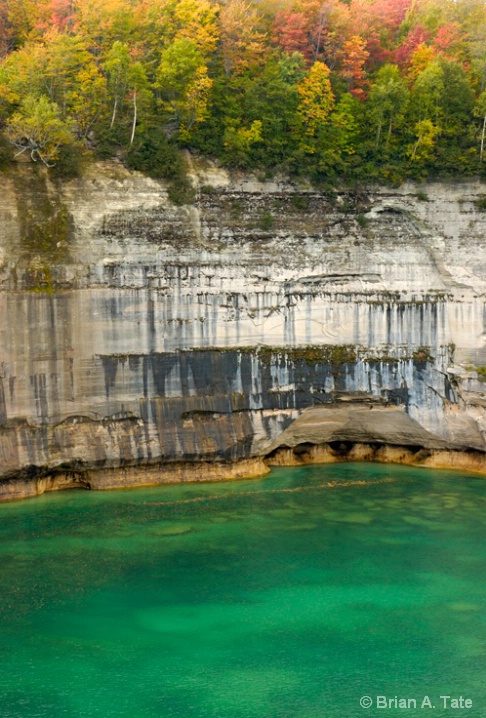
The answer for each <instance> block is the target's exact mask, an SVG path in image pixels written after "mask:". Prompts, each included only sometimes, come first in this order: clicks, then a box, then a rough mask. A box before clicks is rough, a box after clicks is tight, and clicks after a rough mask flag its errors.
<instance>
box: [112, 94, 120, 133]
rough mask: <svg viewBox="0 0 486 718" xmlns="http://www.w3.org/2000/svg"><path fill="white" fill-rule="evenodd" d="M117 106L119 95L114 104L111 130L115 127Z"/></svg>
mask: <svg viewBox="0 0 486 718" xmlns="http://www.w3.org/2000/svg"><path fill="white" fill-rule="evenodd" d="M117 107H118V95H117V96H116V97H115V102H114V104H113V114H112V116H111V123H110V130H111V128H112V127H113V125H114V124H115V117H116V110H117Z"/></svg>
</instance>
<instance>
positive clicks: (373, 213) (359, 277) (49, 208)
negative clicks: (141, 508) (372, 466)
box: [0, 163, 486, 497]
mask: <svg viewBox="0 0 486 718" xmlns="http://www.w3.org/2000/svg"><path fill="white" fill-rule="evenodd" d="M193 179H194V182H195V183H196V185H197V196H196V200H195V203H194V205H192V206H186V207H175V206H173V205H172V204H171V203H170V201H169V200H168V198H167V193H166V189H165V187H164V185H163V183H161V182H158V181H155V180H151V179H148V178H146V177H143V176H142V175H139V174H135V173H133V174H131V173H128V172H127V171H126V170H124V169H123V167H121V166H119V165H117V164H116V163H106V164H100V165H97V166H95V167H92V168H91V169H90V170H89V171H88V172H87V173H86V174H85V176H84V177H83V178H82V179H79V180H73V181H70V182H66V183H64V184H56V183H53V182H52V181H50V180H48V179H47V177H46V175H45V174H43V173H42V172H38V171H36V170H34V169H33V168H31V167H29V166H25V167H20V168H18V170H17V171H16V172H14V173H12V174H11V175H9V176H4V177H2V178H1V179H0V184H1V188H2V191H1V193H0V227H1V230H0V313H1V322H0V332H1V335H0V473H1V475H2V476H3V480H2V482H1V486H0V492H1V493H3V495H4V496H5V497H15V496H20V495H27V494H29V493H37V492H39V491H42V490H45V489H46V488H60V487H63V486H69V485H78V484H79V485H85V486H92V487H96V486H97V485H98V486H102V485H103V486H115V485H126V484H129V483H144V482H147V481H158V480H180V479H184V478H211V476H216V474H218V476H219V475H221V476H223V475H228V476H229V475H230V474H231V471H229V469H228V467H226V468H224V467H223V468H222V467H221V466H220V465H219V464H220V463H221V462H236V461H244V462H246V463H245V464H240V465H239V468H238V469H235V471H237V472H238V475H242V473H243V474H244V473H246V474H248V473H258V472H261V471H263V470H265V468H264V464H263V463H262V461H261V457H264V456H270V460H273V461H274V462H277V463H278V462H279V461H284V458H283V457H284V456H286V459H285V461H287V463H288V462H289V461H290V462H291V461H300V462H302V461H307V460H309V461H310V460H318V459H319V457H318V456H317V454H316V449H315V448H312V447H315V446H321V449H322V447H323V446H324V447H325V452H327V454H326V455H327V458H328V459H329V460H331V458H332V457H334V459H336V460H337V459H339V458H341V457H342V456H344V455H346V456H348V455H350V452H354V454H352V456H353V457H355V458H356V457H357V458H360V457H361V458H380V456H379V455H378V454H377V452H379V451H382V452H383V451H384V447H400V451H401V452H402V454H401V455H402V458H403V460H410V461H412V462H413V461H417V462H418V461H427V460H428V461H432V459H431V458H430V457H431V456H432V457H433V456H439V457H442V458H440V459H437V461H436V463H437V462H439V463H440V462H442V463H445V464H447V462H448V459H447V458H444V457H446V456H447V454H446V453H445V452H446V450H448V451H450V450H453V451H455V452H463V453H462V455H463V456H464V452H468V457H469V458H468V460H467V461H465V463H464V465H470V467H471V468H478V469H481V470H482V469H483V468H484V467H483V452H485V451H486V416H485V412H484V406H485V403H486V391H485V385H484V384H483V380H484V379H485V378H486V376H485V374H484V373H483V371H484V372H486V348H485V336H486V335H485V331H486V312H485V292H486V253H485V249H486V211H485V208H486V201H485V200H486V187H484V186H483V185H481V184H480V183H476V182H463V183H457V184H440V183H435V184H429V185H426V186H420V187H418V186H414V185H411V184H407V185H403V186H402V187H400V188H398V189H393V190H392V189H386V188H379V189H377V188H360V190H359V191H358V190H354V191H351V190H346V191H344V190H342V191H333V192H327V193H326V192H318V191H315V190H313V189H312V188H305V187H300V188H299V187H295V186H293V185H291V184H289V183H288V182H286V181H281V182H277V181H273V182H259V181H257V180H256V179H254V178H251V177H237V176H233V177H229V176H228V175H227V174H226V173H224V172H223V171H221V170H218V169H215V168H214V167H211V166H207V167H205V168H204V167H203V168H201V167H199V168H198V169H197V172H196V171H195V172H194V178H193ZM312 407H314V408H312ZM334 410H335V411H334ZM309 411H311V412H314V413H311V414H309ZM332 411H334V414H333V415H332V419H330V418H329V412H332ZM364 411H366V412H368V413H367V415H366V416H368V417H370V418H366V416H364V415H363V412H364ZM316 412H317V414H316ZM319 412H321V413H320V414H319ZM371 416H373V417H374V418H373V419H371ZM316 417H317V419H316ZM329 421H331V424H332V430H331V428H329V427H330V426H331V424H329ZM316 422H317V425H318V427H320V428H318V429H316ZM306 426H307V429H306V428H305V427H306ZM310 426H313V427H314V428H313V429H310V428H309V427H310ZM325 426H327V429H324V428H323V427H325ZM358 445H359V446H361V447H362V449H361V450H358V449H357V448H356V447H357V446H358ZM388 450H390V451H391V449H388ZM397 450H398V449H397ZM322 451H324V449H322ZM322 451H321V454H322ZM424 451H425V454H424V453H423V452H424ZM282 452H283V453H282ZM285 452H286V453H285ZM289 452H290V453H289ZM325 452H324V453H325ZM360 452H361V453H360ZM370 452H371V453H370ZM407 452H408V453H407ZM420 452H422V453H420ZM475 452H476V453H475ZM392 453H393V451H392ZM290 454H291V456H290ZM393 455H394V456H395V459H397V456H398V454H396V452H395V454H393ZM390 456H391V454H390ZM279 457H280V458H279ZM292 457H293V458H292ZM407 457H408V458H407ZM320 458H321V459H322V460H324V459H323V455H321V456H320ZM324 458H325V457H324ZM382 458H383V456H382ZM334 459H333V460H334ZM397 460H399V459H397ZM468 461H469V464H468ZM450 462H451V463H452V464H453V460H450ZM147 466H149V467H151V468H150V470H147V469H146V468H145V467H147ZM484 466H486V464H485V465H484ZM137 467H138V469H137ZM142 467H143V468H142ZM191 467H192V468H191ZM243 467H244V468H243ZM225 471H226V474H225V473H224V472H225ZM218 472H220V473H218Z"/></svg>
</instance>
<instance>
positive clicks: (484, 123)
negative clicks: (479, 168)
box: [479, 115, 486, 162]
mask: <svg viewBox="0 0 486 718" xmlns="http://www.w3.org/2000/svg"><path fill="white" fill-rule="evenodd" d="M485 133H486V115H485V116H484V120H483V131H482V132H481V152H480V153H479V161H480V162H482V161H483V153H484V135H485Z"/></svg>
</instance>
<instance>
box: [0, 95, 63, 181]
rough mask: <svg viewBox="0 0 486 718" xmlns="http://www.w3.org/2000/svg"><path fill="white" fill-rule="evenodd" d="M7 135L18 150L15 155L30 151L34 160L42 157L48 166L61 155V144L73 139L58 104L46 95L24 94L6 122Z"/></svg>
mask: <svg viewBox="0 0 486 718" xmlns="http://www.w3.org/2000/svg"><path fill="white" fill-rule="evenodd" d="M7 137H8V139H9V140H10V142H11V143H12V144H13V145H14V147H16V149H17V150H18V152H17V154H16V155H15V156H16V157H17V156H18V155H21V154H23V153H24V152H29V154H30V157H31V159H32V160H33V161H34V162H37V160H41V162H43V163H44V164H45V165H46V166H48V167H51V166H52V163H53V161H54V160H56V159H57V158H58V156H59V148H60V147H61V145H69V144H71V143H72V135H71V133H70V132H69V128H68V127H67V126H66V124H65V122H63V120H62V119H61V117H60V112H59V108H58V106H57V105H56V104H55V103H53V102H51V101H50V100H49V98H48V97H46V96H45V95H41V97H33V96H32V95H27V97H25V98H24V100H23V101H22V104H21V107H20V109H19V110H18V111H17V112H15V113H14V114H13V115H12V117H10V119H9V120H8V122H7Z"/></svg>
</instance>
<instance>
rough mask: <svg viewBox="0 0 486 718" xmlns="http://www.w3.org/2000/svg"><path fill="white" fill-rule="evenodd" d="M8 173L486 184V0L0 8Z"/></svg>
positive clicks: (243, 0) (2, 124) (0, 88)
mask: <svg viewBox="0 0 486 718" xmlns="http://www.w3.org/2000/svg"><path fill="white" fill-rule="evenodd" d="M0 58H1V59H0V166H1V167H3V168H4V169H5V168H8V167H9V166H11V162H12V160H15V161H29V162H30V161H34V162H37V163H39V164H41V165H42V164H43V165H47V166H48V167H50V170H49V171H52V173H53V174H56V173H57V174H58V176H63V175H64V176H69V175H70V174H73V173H75V172H77V171H78V170H79V166H80V163H82V161H83V160H86V159H89V158H90V157H95V158H109V157H112V156H115V157H118V158H120V159H121V160H122V161H124V162H125V163H126V164H127V165H128V166H129V167H132V168H134V169H139V170H141V171H143V172H145V173H147V174H149V175H152V176H155V177H163V178H166V179H170V180H172V181H173V182H179V185H180V189H181V192H182V195H183V194H184V192H185V191H186V190H187V187H185V185H184V182H185V178H184V165H183V161H182V159H181V154H180V150H181V149H188V150H190V151H191V152H194V153H197V154H199V155H202V156H207V157H211V158H215V159H217V160H218V161H219V162H220V163H221V164H222V165H224V166H226V167H238V168H242V169H251V170H254V171H258V172H262V174H266V175H270V174H271V173H273V172H275V171H278V172H284V173H287V174H290V175H292V176H296V175H297V176H298V175H302V176H306V177H309V178H311V180H312V181H313V182H315V183H316V184H319V183H321V184H327V183H333V182H335V181H337V180H338V179H342V180H345V181H349V182H353V181H361V180H364V179H366V180H373V179H375V180H377V181H388V182H394V183H395V182H400V181H402V180H403V179H404V178H406V177H411V178H415V179H426V178H430V177H437V176H440V177H456V176H458V175H479V176H481V175H483V176H484V175H485V174H486V173H485V170H484V167H485V164H486V147H485V129H486V89H485V88H486V4H485V2H484V0H348V1H346V0H284V1H283V2H282V0H279V2H276V0H261V1H260V2H250V1H248V0H226V1H225V2H217V1H216V0H104V2H103V3H100V2H99V0H0Z"/></svg>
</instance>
